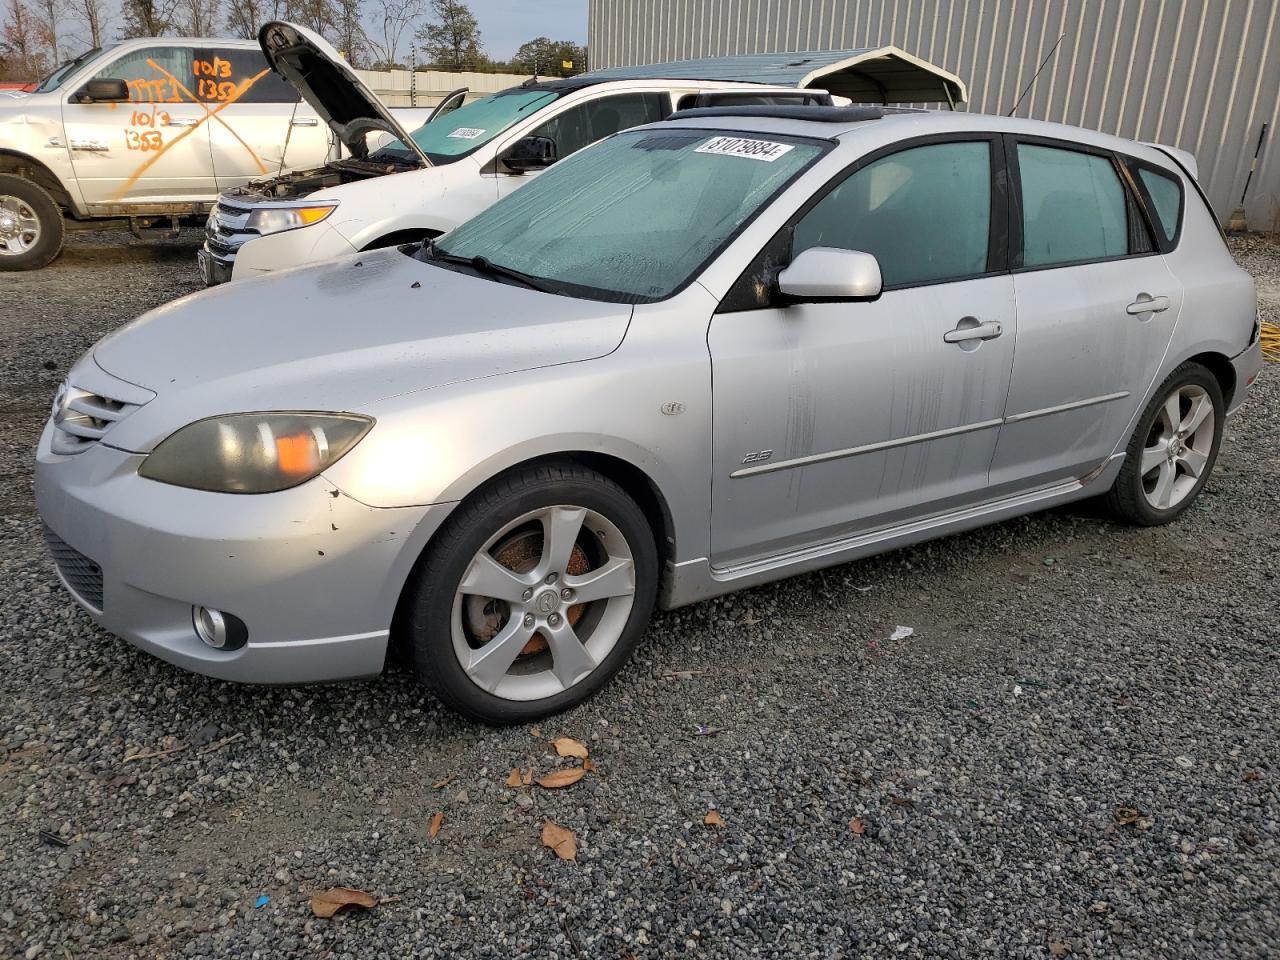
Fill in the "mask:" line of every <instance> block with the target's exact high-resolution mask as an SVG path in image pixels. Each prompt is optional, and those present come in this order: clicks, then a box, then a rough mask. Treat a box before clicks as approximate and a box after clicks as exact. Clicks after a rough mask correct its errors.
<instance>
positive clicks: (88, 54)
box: [32, 47, 102, 93]
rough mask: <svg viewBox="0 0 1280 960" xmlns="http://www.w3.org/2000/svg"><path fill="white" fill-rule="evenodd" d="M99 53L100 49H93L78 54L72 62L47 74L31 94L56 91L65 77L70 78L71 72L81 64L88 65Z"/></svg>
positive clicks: (69, 61)
mask: <svg viewBox="0 0 1280 960" xmlns="http://www.w3.org/2000/svg"><path fill="white" fill-rule="evenodd" d="M101 52H102V47H94V48H93V49H92V50H86V51H85V52H84V53H82V54H80V56H78V57H76V58H75V59H74V60H68V61H67V62H66V63H64V64H63V65H62V66H60V67H59V68H58V69H57V70H55V71H53V73H51V74H49V75H48V76H47V77H45V78H44V79H43V80H41V81H40V82H39V83H38V84H37V85H36V88H35V90H33V91H32V92H33V93H49V92H50V91H53V90H57V89H58V88H59V87H60V86H62V83H63V81H64V80H66V79H67V77H68V76H70V75H71V74H72V73H73V72H75V70H76V69H77V68H79V67H80V66H81V65H82V64H85V63H88V62H89V61H90V60H92V59H93V58H94V57H96V56H97V55H98V54H100V53H101Z"/></svg>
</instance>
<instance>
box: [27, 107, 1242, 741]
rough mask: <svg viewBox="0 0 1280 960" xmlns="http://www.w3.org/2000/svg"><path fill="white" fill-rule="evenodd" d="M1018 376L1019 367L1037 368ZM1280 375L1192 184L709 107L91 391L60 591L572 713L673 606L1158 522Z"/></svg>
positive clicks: (60, 455) (1017, 140)
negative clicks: (1264, 377)
mask: <svg viewBox="0 0 1280 960" xmlns="http://www.w3.org/2000/svg"><path fill="white" fill-rule="evenodd" d="M1015 342H1016V344H1017V350H1016V352H1015V350H1014V344H1015ZM1260 366H1261V353H1260V347H1259V342H1258V320H1257V308H1256V299H1255V295H1254V289H1253V283H1252V281H1251V279H1250V278H1249V276H1248V275H1247V274H1246V273H1245V272H1244V271H1243V270H1241V269H1240V268H1239V267H1238V266H1236V264H1235V263H1234V262H1233V260H1232V258H1231V256H1230V255H1229V253H1228V251H1227V249H1226V246H1225V244H1224V242H1223V239H1222V236H1221V234H1220V232H1219V230H1218V227H1217V223H1216V221H1215V219H1214V216H1213V214H1212V212H1211V211H1210V209H1209V207H1208V206H1207V204H1206V202H1205V199H1204V197H1203V195H1202V193H1201V192H1200V189H1199V187H1198V186H1197V184H1196V182H1195V178H1194V166H1193V163H1192V161H1191V160H1190V158H1189V157H1186V156H1185V155H1181V154H1178V153H1176V152H1174V151H1170V150H1166V149H1162V148H1159V147H1155V146H1147V145H1141V144H1137V143H1133V142H1129V141H1126V140H1120V139H1116V138H1114V137H1109V136H1104V135H1102V134H1098V133H1092V132H1089V131H1085V130H1078V129H1074V128H1069V127H1064V126H1057V125H1051V124H1046V123H1038V122H1033V121H1027V120H1019V119H1009V118H998V117H985V116H980V115H973V114H959V113H956V114H950V113H925V112H898V113H894V112H882V111H880V110H878V109H868V108H827V107H776V106H774V107H743V108H719V109H704V110H691V111H684V112H681V113H678V114H676V115H675V117H674V118H673V119H671V120H669V121H666V122H663V123H659V124H654V125H650V126H647V127H641V128H637V129H634V130H630V131H627V132H624V133H620V134H618V135H616V136H613V137H611V138H609V139H607V140H605V141H603V142H601V143H600V144H598V145H596V146H593V147H590V148H588V149H586V150H583V151H581V152H580V153H578V154H576V155H574V156H573V157H571V158H569V159H567V160H565V161H564V162H562V163H558V164H556V165H555V166H554V167H552V168H551V169H549V170H548V171H547V172H546V173H544V174H542V175H541V176H540V177H538V179H537V180H536V182H534V183H531V184H529V186H527V187H525V188H524V189H522V190H520V191H518V192H517V193H514V194H512V195H511V196H509V197H506V198H504V199H503V200H501V201H499V202H498V203H496V204H495V205H493V206H492V207H490V208H489V209H487V210H485V211H484V212H483V213H481V214H480V215H479V216H477V217H475V218H474V219H472V220H470V221H468V222H466V223H464V224H463V225H461V226H460V227H458V228H457V229H456V230H454V231H452V232H451V233H449V234H447V235H445V236H444V237H443V238H441V239H439V240H437V241H435V242H434V243H425V244H413V245H408V246H402V247H400V248H392V249H386V250H380V251H375V252H370V253H365V254H361V255H357V256H353V257H350V258H347V259H345V260H338V261H334V262H332V263H326V264H321V265H317V266H315V267H308V268H302V269H297V270H292V271H288V272H285V273H282V274H279V275H277V276H273V277H269V278H264V279H260V280H251V281H247V282H245V283H238V284H232V285H229V286H225V287H219V288H216V289H214V290H210V291H206V292H203V293H200V294H196V295H193V296H190V297H186V298H183V299H180V300H177V301H174V302H173V303H170V304H168V305H166V306H164V307H161V308H160V309H158V310H154V311H152V312H151V313H149V314H147V315H145V316H143V317H141V318H139V319H138V320H136V321H135V322H133V323H131V324H129V325H127V326H125V327H123V328H121V329H120V330H118V331H116V332H115V333H113V334H111V335H110V336H108V337H106V338H105V339H103V340H102V341H101V342H100V343H98V344H97V345H96V346H95V347H94V348H93V349H92V350H91V351H90V352H89V353H88V354H87V355H86V356H85V357H84V358H82V359H81V360H80V361H79V363H77V364H76V366H75V367H74V368H73V369H72V370H71V372H70V374H69V377H68V379H67V382H66V383H65V384H64V386H63V387H62V388H61V390H60V391H59V393H58V396H57V398H56V400H55V403H54V410H53V416H52V418H51V420H50V421H49V423H48V425H47V426H46V428H45V430H44V434H43V436H42V437H41V440H40V445H39V451H38V454H37V461H38V462H37V469H36V484H37V499H38V503H39V509H40V513H41V515H42V516H43V518H44V521H45V524H46V530H47V536H48V539H49V543H50V546H51V549H52V551H53V555H54V558H55V560H56V562H57V567H58V571H59V574H60V576H61V578H62V581H63V583H64V584H65V585H66V587H67V588H68V589H69V590H70V592H71V593H72V595H73V596H74V597H75V598H76V599H77V600H78V601H79V603H80V604H81V605H82V606H84V607H85V608H86V609H87V610H88V611H89V613H90V614H91V616H92V617H93V618H94V619H95V620H96V621H97V622H98V623H100V624H101V625H102V626H103V627H104V628H106V629H107V630H110V631H112V632H114V633H116V634H118V635H120V636H121V637H124V638H125V639H127V640H128V641H130V642H131V643H133V644H134V645H136V646H138V647H140V648H142V649H143V650H146V651H149V652H151V653H153V654H155V655H157V656H160V657H163V658H164V659H166V660H168V661H170V662H172V663H175V664H178V665H180V666H182V667H185V668H187V669H191V670H195V671H199V672H201V673H205V674H209V675H212V676H215V677H222V678H226V679H230V680H241V681H254V682H270V683H295V682H302V681H316V680H334V679H339V678H346V677H360V676H368V675H371V674H376V673H378V672H379V671H381V670H382V668H383V664H384V661H385V659H386V655H387V649H388V644H389V643H391V642H392V641H393V640H394V641H395V642H398V643H403V644H404V645H405V647H406V648H407V649H408V651H410V652H411V655H412V659H413V662H414V664H415V666H416V669H417V672H418V674H419V675H420V676H421V678H422V680H423V681H424V682H425V683H426V685H427V686H428V688H430V689H431V690H432V691H434V692H435V693H436V694H437V695H438V696H439V698H440V699H441V700H443V701H444V702H445V703H446V704H448V705H449V706H451V707H453V708H455V709H457V710H461V711H464V712H466V713H469V714H471V715H473V716H476V717H480V718H484V719H486V720H490V721H498V722H510V721H521V720H526V719H529V718H533V717H538V716H541V715H544V714H547V713H550V712H553V711H556V710H560V709H563V708H565V707H568V706H570V705H572V704H575V703H578V702H579V701H581V700H582V699H584V698H585V697H587V696H589V695H591V694H592V693H594V692H595V691H596V690H598V689H599V688H600V687H601V686H602V685H603V684H604V683H606V682H607V681H608V680H609V678H610V677H612V676H613V674H614V673H616V672H617V671H618V669H619V668H620V667H621V666H622V664H623V663H624V662H625V661H626V659H627V658H628V656H629V655H630V654H631V652H632V650H633V649H634V648H635V646H636V644H637V643H638V642H639V640H640V638H641V635H642V634H643V632H644V629H645V625H646V623H647V621H648V620H649V616H650V613H651V612H652V610H653V608H654V606H655V604H657V605H661V606H664V607H675V606H679V605H681V604H687V603H692V602H695V601H697V600H701V599H703V598H706V597H710V596H714V595H716V594H722V593H725V592H728V591H732V590H737V589H740V588H743V587H748V586H752V585H754V584H759V583H763V582H766V581H769V580H774V579H777V578H780V577H785V576H789V575H791V574H795V573H799V572H802V571H806V570H813V569H815V568H818V567H823V566H827V565H830V564H835V563H842V562H845V561H848V560H852V559H855V558H858V557H863V556H867V555H869V554H873V553H877V552H880V551H884V550H887V549H890V548H893V547H898V546H902V545H905V544H911V543H916V542H918V541H921V540H925V539H928V538H931V537H937V536H942V535H944V534H949V533H954V532H956V531H959V530H965V529H968V528H972V527H976V526H979V525H982V524H986V523H991V522H994V521H997V520H1002V519H1005V518H1007V517H1011V516H1015V515H1018V514H1024V513H1028V512H1031V511H1035V510H1040V509H1043V508H1045V507H1049V506H1053V505H1056V504H1061V503H1065V502H1068V501H1072V500H1078V499H1081V498H1085V497H1093V496H1102V497H1105V498H1106V500H1107V501H1108V503H1109V504H1110V505H1111V507H1112V508H1113V509H1114V510H1115V512H1116V513H1117V514H1118V515H1119V516H1120V517H1121V518H1123V519H1124V520H1127V521H1129V522H1132V523H1137V524H1160V523H1167V522H1169V521H1171V520H1173V519H1174V518H1176V517H1177V516H1178V515H1179V514H1180V513H1181V512H1182V511H1184V510H1185V509H1186V508H1187V507H1188V505H1189V504H1191V503H1192V502H1193V501H1194V500H1195V498H1196V496H1197V495H1198V494H1199V493H1200V491H1201V490H1202V489H1203V487H1204V485H1205V483H1206V482H1207V480H1208V478H1209V476H1210V473H1211V471H1212V469H1213V465H1214V460H1215V458H1216V457H1217V454H1218V447H1219V442H1220V439H1221V437H1222V431H1223V429H1224V426H1225V422H1226V418H1227V417H1228V416H1230V415H1231V413H1233V412H1234V411H1235V410H1236V409H1237V408H1238V407H1239V406H1240V404H1241V403H1242V402H1243V401H1244V399H1245V396H1246V394H1247V393H1248V389H1249V386H1250V384H1251V383H1252V382H1253V379H1254V378H1255V376H1256V375H1257V373H1258V371H1259V369H1260Z"/></svg>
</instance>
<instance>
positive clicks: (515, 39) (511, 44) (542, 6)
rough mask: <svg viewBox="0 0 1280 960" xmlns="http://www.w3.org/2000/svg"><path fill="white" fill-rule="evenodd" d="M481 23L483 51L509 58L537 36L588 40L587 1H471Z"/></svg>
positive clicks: (577, 41) (554, 38) (552, 38)
mask: <svg viewBox="0 0 1280 960" xmlns="http://www.w3.org/2000/svg"><path fill="white" fill-rule="evenodd" d="M468 5H469V6H470V7H471V12H472V13H474V14H475V15H476V20H478V21H479V22H480V39H481V40H483V41H484V52H485V53H487V54H488V55H489V56H490V57H492V58H493V59H494V60H509V59H511V56H512V54H514V53H515V52H516V48H517V47H519V46H520V44H522V43H524V42H525V41H526V40H532V39H533V38H534V37H548V38H550V39H551V40H572V41H573V42H574V43H577V44H580V45H583V46H585V45H586V42H587V0H468Z"/></svg>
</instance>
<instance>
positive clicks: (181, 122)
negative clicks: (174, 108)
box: [164, 117, 200, 127]
mask: <svg viewBox="0 0 1280 960" xmlns="http://www.w3.org/2000/svg"><path fill="white" fill-rule="evenodd" d="M199 122H200V121H199V120H191V119H189V118H187V117H170V118H169V119H168V120H166V121H165V122H164V125H165V126H166V127H194V126H195V125H196V124H197V123H199Z"/></svg>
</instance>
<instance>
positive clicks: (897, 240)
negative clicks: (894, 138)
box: [792, 141, 991, 286]
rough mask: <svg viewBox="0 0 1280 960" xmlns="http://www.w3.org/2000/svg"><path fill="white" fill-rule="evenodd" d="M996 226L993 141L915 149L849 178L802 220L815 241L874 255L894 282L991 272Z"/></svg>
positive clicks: (796, 245) (800, 237)
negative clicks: (990, 245) (989, 249)
mask: <svg viewBox="0 0 1280 960" xmlns="http://www.w3.org/2000/svg"><path fill="white" fill-rule="evenodd" d="M990 232H991V148H990V146H989V145H988V143H987V142H986V141H981V142H974V143H937V144H930V145H928V146H923V147H913V148H911V149H908V150H903V151H901V152H899V153H894V154H891V155H890V156H887V157H883V158H882V159H880V160H876V161H874V162H872V163H870V164H868V165H867V166H865V167H863V168H862V169H861V170H858V171H856V172H855V173H853V174H852V175H851V176H849V177H848V178H847V179H846V180H845V181H844V182H843V183H841V184H840V186H838V187H836V188H835V189H834V190H833V191H831V193H829V194H827V195H826V196H825V197H823V199H822V200H820V201H819V202H818V204H817V206H815V207H814V208H813V209H812V210H810V211H809V212H808V213H807V214H805V216H804V217H803V218H802V219H801V220H800V221H799V222H798V223H797V224H796V228H795V239H794V242H793V247H792V255H793V256H794V255H795V254H798V253H800V251H802V250H807V249H808V248H809V247H839V248H841V249H844V250H860V251H862V252H863V253H870V254H873V255H874V256H875V258H876V259H877V260H878V261H879V262H880V272H881V275H882V276H883V277H884V282H885V285H886V286H895V285H896V286H901V285H904V284H912V283H931V282H937V281H941V280H958V279H961V278H963V277H972V276H977V275H979V274H982V273H985V272H986V269H987V245H988V237H989V236H990Z"/></svg>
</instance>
